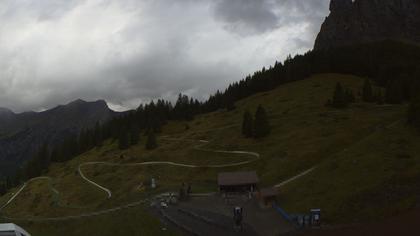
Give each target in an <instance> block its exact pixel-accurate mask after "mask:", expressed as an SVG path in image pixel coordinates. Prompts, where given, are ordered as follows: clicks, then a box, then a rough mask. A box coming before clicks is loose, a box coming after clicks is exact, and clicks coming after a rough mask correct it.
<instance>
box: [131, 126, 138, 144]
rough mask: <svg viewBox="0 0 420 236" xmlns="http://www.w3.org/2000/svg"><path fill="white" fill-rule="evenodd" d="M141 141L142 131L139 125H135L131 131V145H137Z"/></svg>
mask: <svg viewBox="0 0 420 236" xmlns="http://www.w3.org/2000/svg"><path fill="white" fill-rule="evenodd" d="M139 140H140V130H139V128H138V126H137V125H134V126H133V127H132V128H131V130H130V144H131V145H137V144H138V143H139Z"/></svg>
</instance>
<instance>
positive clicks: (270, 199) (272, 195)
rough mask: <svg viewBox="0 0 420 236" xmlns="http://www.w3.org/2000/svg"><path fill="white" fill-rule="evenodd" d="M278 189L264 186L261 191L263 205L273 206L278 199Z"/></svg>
mask: <svg viewBox="0 0 420 236" xmlns="http://www.w3.org/2000/svg"><path fill="white" fill-rule="evenodd" d="M277 194H278V192H277V189H275V188H263V189H261V190H260V192H259V199H260V203H261V205H262V206H265V207H271V206H272V204H273V203H275V202H276V200H277Z"/></svg>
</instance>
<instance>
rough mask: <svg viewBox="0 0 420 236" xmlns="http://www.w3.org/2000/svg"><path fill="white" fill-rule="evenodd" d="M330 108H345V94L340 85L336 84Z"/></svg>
mask: <svg viewBox="0 0 420 236" xmlns="http://www.w3.org/2000/svg"><path fill="white" fill-rule="evenodd" d="M332 106H333V107H335V108H345V107H347V99H346V94H345V92H344V89H343V87H342V86H341V84H340V83H337V84H336V86H335V90H334V96H333V100H332Z"/></svg>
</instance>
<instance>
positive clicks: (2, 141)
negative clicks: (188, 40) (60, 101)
mask: <svg viewBox="0 0 420 236" xmlns="http://www.w3.org/2000/svg"><path fill="white" fill-rule="evenodd" d="M119 114H121V113H119V112H114V111H112V110H111V109H109V107H108V105H107V104H106V102H105V101H103V100H98V101H95V102H86V101H83V100H80V99H79V100H76V101H73V102H71V103H69V104H67V105H60V106H57V107H55V108H53V109H50V110H46V111H43V112H24V113H20V114H16V113H14V112H12V111H11V110H9V109H7V108H0V176H1V175H3V176H4V175H8V174H12V173H14V172H15V171H16V169H17V168H18V167H19V166H21V165H22V164H23V163H24V162H25V161H26V160H28V159H29V158H31V157H32V156H33V154H34V153H35V152H36V151H37V149H38V148H39V147H40V146H41V145H42V144H44V143H45V142H48V144H50V145H55V144H59V143H61V142H62V141H63V139H64V138H65V137H66V136H67V135H71V134H78V133H79V132H80V130H81V129H83V128H89V127H92V126H94V125H95V124H96V122H105V121H107V120H109V119H111V118H113V117H115V116H118V115H119Z"/></svg>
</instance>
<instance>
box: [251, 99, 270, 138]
mask: <svg viewBox="0 0 420 236" xmlns="http://www.w3.org/2000/svg"><path fill="white" fill-rule="evenodd" d="M268 134H270V124H269V122H268V117H267V113H266V111H265V109H264V108H263V107H262V106H261V105H259V106H258V108H257V111H256V112H255V121H254V136H255V137H256V138H262V137H265V136H267V135H268Z"/></svg>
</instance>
